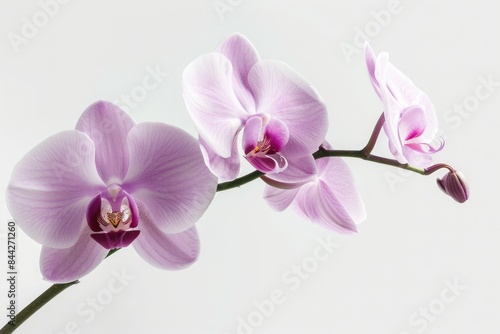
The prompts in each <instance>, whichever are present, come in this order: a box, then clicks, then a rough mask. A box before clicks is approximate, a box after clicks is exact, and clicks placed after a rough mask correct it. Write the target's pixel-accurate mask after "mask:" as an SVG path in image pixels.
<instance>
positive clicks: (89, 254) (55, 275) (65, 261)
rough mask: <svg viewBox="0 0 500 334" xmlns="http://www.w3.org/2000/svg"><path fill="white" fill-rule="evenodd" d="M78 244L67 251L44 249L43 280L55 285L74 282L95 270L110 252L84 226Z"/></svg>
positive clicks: (41, 263) (85, 225)
mask: <svg viewBox="0 0 500 334" xmlns="http://www.w3.org/2000/svg"><path fill="white" fill-rule="evenodd" d="M80 222H81V223H82V224H81V225H83V228H82V230H81V231H79V232H80V233H79V235H80V237H79V238H78V240H77V241H76V243H75V244H74V245H73V246H71V247H69V248H65V249H56V248H50V247H47V246H43V247H42V252H41V254H40V269H41V271H42V275H43V278H44V279H46V280H48V281H50V282H54V283H67V282H72V281H75V280H77V279H80V278H81V277H83V276H85V275H87V274H88V273H90V272H91V271H92V270H94V269H95V268H96V267H97V266H98V265H99V263H101V261H102V260H104V258H105V257H106V254H107V253H108V250H107V249H105V248H103V247H102V246H101V245H99V244H98V243H97V242H95V241H94V240H93V239H92V238H91V237H90V233H91V231H90V228H89V227H88V226H87V224H83V220H81V221H80Z"/></svg>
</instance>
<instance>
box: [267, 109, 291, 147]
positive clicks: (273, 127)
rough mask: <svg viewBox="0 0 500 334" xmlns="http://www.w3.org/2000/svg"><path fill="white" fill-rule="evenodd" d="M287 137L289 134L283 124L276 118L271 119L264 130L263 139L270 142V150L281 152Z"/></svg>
mask: <svg viewBox="0 0 500 334" xmlns="http://www.w3.org/2000/svg"><path fill="white" fill-rule="evenodd" d="M289 137H290V133H289V131H288V128H287V126H286V125H285V123H283V122H282V121H281V120H280V119H278V118H276V117H271V119H270V120H269V123H267V124H266V127H265V130H264V138H268V139H269V140H270V142H271V149H272V150H273V151H275V152H280V151H282V150H283V147H284V146H285V145H286V144H287V143H288V139H289Z"/></svg>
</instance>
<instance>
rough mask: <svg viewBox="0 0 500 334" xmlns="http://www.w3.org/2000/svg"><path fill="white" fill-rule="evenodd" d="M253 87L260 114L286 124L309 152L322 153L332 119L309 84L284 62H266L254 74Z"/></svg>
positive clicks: (251, 75) (298, 142) (254, 68)
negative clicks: (321, 149)
mask: <svg viewBox="0 0 500 334" xmlns="http://www.w3.org/2000/svg"><path fill="white" fill-rule="evenodd" d="M249 84H250V86H251V87H252V89H253V92H254V95H255V99H256V103H257V107H256V108H257V112H258V113H267V114H269V115H271V116H273V117H276V118H278V119H280V120H281V121H283V123H284V124H285V125H286V126H287V128H288V131H289V136H290V138H294V140H296V142H297V144H298V145H299V146H300V147H302V148H303V150H304V151H305V152H307V153H313V152H315V151H316V150H317V149H318V147H319V145H320V144H321V143H322V142H323V140H324V138H325V135H326V131H327V129H328V115H327V111H326V107H325V105H324V104H323V102H322V101H321V98H320V96H319V95H318V93H317V92H316V90H315V89H314V88H313V86H312V85H311V83H310V82H309V81H307V80H306V79H305V78H304V77H302V76H301V75H300V74H299V73H297V72H296V71H295V70H293V69H292V68H291V67H290V66H288V65H286V64H285V63H283V62H280V61H274V60H264V61H261V62H259V63H257V64H256V65H254V66H253V67H252V69H251V70H250V73H249Z"/></svg>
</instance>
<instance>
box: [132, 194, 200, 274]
mask: <svg viewBox="0 0 500 334" xmlns="http://www.w3.org/2000/svg"><path fill="white" fill-rule="evenodd" d="M138 206H139V212H140V219H141V225H140V230H141V233H140V234H139V236H138V237H137V239H136V240H135V241H134V243H133V244H132V245H133V246H134V248H135V250H136V251H137V253H138V254H139V255H140V256H141V257H142V258H143V259H144V260H145V261H146V262H148V263H150V264H152V265H153V266H155V267H158V268H161V269H183V268H185V267H187V266H189V265H191V264H192V263H193V262H195V261H196V259H197V258H198V254H199V252H200V242H199V239H198V233H197V232H196V228H195V227H194V226H193V227H191V228H189V229H187V230H185V231H183V232H180V233H176V234H166V233H164V232H162V231H161V230H160V229H159V228H158V226H157V225H159V224H158V222H157V221H156V220H155V218H154V216H153V215H152V214H151V213H150V212H149V210H148V209H147V208H146V207H145V205H144V204H143V203H138ZM160 225H161V224H160Z"/></svg>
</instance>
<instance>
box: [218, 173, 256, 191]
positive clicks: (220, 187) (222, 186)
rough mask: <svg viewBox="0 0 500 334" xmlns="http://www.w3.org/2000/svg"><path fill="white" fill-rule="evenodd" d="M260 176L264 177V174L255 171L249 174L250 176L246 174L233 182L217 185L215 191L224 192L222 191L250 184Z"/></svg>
mask: <svg viewBox="0 0 500 334" xmlns="http://www.w3.org/2000/svg"><path fill="white" fill-rule="evenodd" d="M262 175H264V173H262V172H261V171H258V170H256V171H253V172H251V173H250V174H247V175H245V176H242V177H239V178H237V179H234V180H233V181H229V182H223V183H219V184H218V185H217V191H224V190H229V189H233V188H236V187H239V186H242V185H244V184H246V183H248V182H251V181H253V180H255V179H258V178H259V177H261V176H262Z"/></svg>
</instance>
